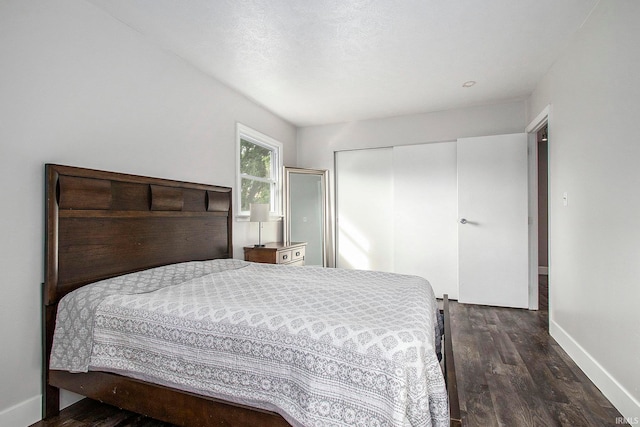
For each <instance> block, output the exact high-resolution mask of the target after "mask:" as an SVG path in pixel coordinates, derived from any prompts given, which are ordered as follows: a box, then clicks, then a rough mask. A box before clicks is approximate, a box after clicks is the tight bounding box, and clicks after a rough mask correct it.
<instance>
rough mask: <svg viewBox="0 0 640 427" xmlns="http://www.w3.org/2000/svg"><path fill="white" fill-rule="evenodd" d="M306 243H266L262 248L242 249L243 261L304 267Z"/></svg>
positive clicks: (246, 247)
mask: <svg viewBox="0 0 640 427" xmlns="http://www.w3.org/2000/svg"><path fill="white" fill-rule="evenodd" d="M306 247H307V243H306V242H292V243H289V244H288V245H286V244H284V243H266V244H265V245H264V247H262V248H256V247H253V246H245V247H244V260H245V261H251V262H263V263H267V264H284V265H304V251H305V248H306Z"/></svg>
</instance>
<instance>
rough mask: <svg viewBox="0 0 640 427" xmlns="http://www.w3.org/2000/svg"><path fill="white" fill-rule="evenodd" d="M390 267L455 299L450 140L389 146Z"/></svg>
mask: <svg viewBox="0 0 640 427" xmlns="http://www.w3.org/2000/svg"><path fill="white" fill-rule="evenodd" d="M393 173H394V176H393V180H394V198H393V200H394V202H393V206H394V262H395V265H394V267H395V272H396V273H402V274H414V275H417V276H421V277H424V278H426V279H427V280H429V282H430V283H431V286H432V287H433V291H434V292H435V294H436V296H437V297H439V298H441V297H442V294H445V293H446V294H449V297H450V298H452V299H458V223H457V215H458V197H457V171H456V143H455V142H440V143H432V144H421V145H409V146H398V147H394V148H393Z"/></svg>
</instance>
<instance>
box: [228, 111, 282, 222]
mask: <svg viewBox="0 0 640 427" xmlns="http://www.w3.org/2000/svg"><path fill="white" fill-rule="evenodd" d="M236 135H237V137H236V139H237V158H238V168H237V175H238V187H237V188H238V190H237V191H236V193H237V195H238V196H237V200H238V213H239V215H248V214H249V205H250V204H251V203H268V204H269V206H270V207H271V209H270V210H271V213H272V214H274V215H280V206H281V201H280V193H281V190H280V189H281V183H280V170H281V169H282V154H281V153H282V144H281V143H279V142H278V141H276V140H274V139H273V138H270V137H268V136H266V135H264V134H262V133H260V132H257V131H255V130H253V129H251V128H249V127H247V126H244V125H241V124H240V123H238V125H237V129H236Z"/></svg>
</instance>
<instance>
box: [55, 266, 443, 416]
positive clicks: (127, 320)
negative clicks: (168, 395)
mask: <svg viewBox="0 0 640 427" xmlns="http://www.w3.org/2000/svg"><path fill="white" fill-rule="evenodd" d="M436 314H437V304H436V300H435V297H434V295H433V291H432V289H431V286H430V285H429V283H428V282H427V281H426V280H424V279H422V278H419V277H416V276H404V275H398V274H392V273H382V272H372V271H358V270H341V269H327V268H316V267H285V266H278V265H268V264H254V263H248V262H244V261H240V260H232V259H225V260H212V261H203V262H189V263H182V264H174V265H169V266H165V267H158V268H154V269H150V270H146V271H143V272H139V273H133V274H128V275H124V276H120V277H116V278H112V279H108V280H104V281H101V282H97V283H94V284H91V285H88V286H85V287H83V288H80V289H78V290H76V291H74V292H72V293H70V294H69V295H67V296H65V298H63V300H62V301H61V302H60V304H59V307H58V317H57V323H56V329H55V333H54V343H53V350H52V354H51V362H50V367H51V369H59V370H67V371H73V372H86V371H88V370H95V371H108V372H115V373H119V374H122V375H126V376H129V377H134V378H138V379H142V380H145V381H149V382H153V383H156V384H162V385H167V386H170V387H174V388H178V389H181V390H185V391H189V392H194V393H198V394H201V395H207V396H212V397H218V398H222V399H225V400H228V401H232V402H236V403H241V404H246V405H250V406H254V407H259V408H262V409H267V410H271V411H275V412H278V413H280V414H281V415H282V416H283V417H284V418H285V419H286V420H287V421H288V422H289V423H291V424H292V425H294V426H354V425H360V426H444V425H448V424H449V413H448V402H447V394H446V389H445V384H444V379H443V376H442V372H441V369H440V365H439V364H438V360H437V357H436V354H435V350H434V342H435V334H436V328H437V320H436Z"/></svg>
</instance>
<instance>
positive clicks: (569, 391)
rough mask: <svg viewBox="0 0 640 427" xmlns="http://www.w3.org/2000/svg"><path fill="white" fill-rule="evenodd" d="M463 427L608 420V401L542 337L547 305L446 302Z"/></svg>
mask: <svg viewBox="0 0 640 427" xmlns="http://www.w3.org/2000/svg"><path fill="white" fill-rule="evenodd" d="M451 317H452V321H451V323H452V325H453V351H454V354H455V361H456V372H457V378H458V392H459V395H460V406H461V410H462V418H463V421H464V422H465V425H467V426H482V427H488V426H518V427H520V426H597V427H601V426H615V425H619V424H616V418H617V417H621V415H620V413H619V412H618V410H616V409H615V408H614V407H613V406H612V405H611V403H610V402H609V401H608V400H607V399H606V398H605V397H604V396H603V395H602V393H601V392H600V390H598V388H597V387H596V386H595V385H593V383H592V382H591V381H590V380H589V379H588V378H587V376H586V375H585V374H584V373H583V372H582V371H581V370H580V368H578V366H577V365H576V364H575V363H574V362H573V360H571V359H570V358H569V356H568V355H567V354H566V353H565V351H564V350H563V349H562V348H560V346H559V345H558V343H556V341H555V340H554V339H553V338H552V337H551V336H550V335H549V333H548V330H549V325H548V323H549V321H548V312H547V311H529V310H520V309H510V308H499V307H486V306H478V305H466V304H458V303H453V304H452V305H451Z"/></svg>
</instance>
